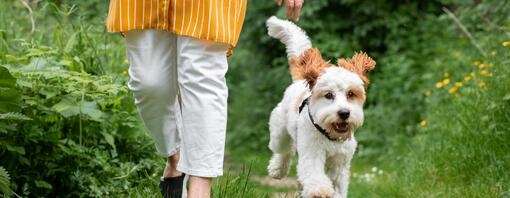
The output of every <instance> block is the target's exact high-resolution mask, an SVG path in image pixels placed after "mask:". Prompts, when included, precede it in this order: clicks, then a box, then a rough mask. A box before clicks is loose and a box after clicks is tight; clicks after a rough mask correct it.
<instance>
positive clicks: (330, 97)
mask: <svg viewBox="0 0 510 198" xmlns="http://www.w3.org/2000/svg"><path fill="white" fill-rule="evenodd" d="M324 97H325V98H326V99H329V100H333V98H334V97H335V96H334V95H333V94H332V93H331V92H328V93H327V94H326V95H325V96H324Z"/></svg>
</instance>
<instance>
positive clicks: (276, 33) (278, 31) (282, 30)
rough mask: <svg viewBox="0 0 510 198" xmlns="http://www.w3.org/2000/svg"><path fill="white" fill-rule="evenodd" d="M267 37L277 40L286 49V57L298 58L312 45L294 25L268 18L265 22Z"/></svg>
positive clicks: (304, 34)
mask: <svg viewBox="0 0 510 198" xmlns="http://www.w3.org/2000/svg"><path fill="white" fill-rule="evenodd" d="M266 25H267V30H268V34H269V36H271V37H273V38H277V39H279V40H280V41H281V42H282V43H283V44H285V47H286V48H287V57H288V58H290V57H293V56H295V57H298V56H300V55H301V54H303V52H305V51H306V50H307V49H310V48H312V43H311V42H310V39H309V38H308V36H306V33H305V32H304V31H303V30H302V29H301V28H299V27H298V26H297V25H296V24H294V23H292V22H290V21H287V20H281V19H278V18H276V17H275V16H272V17H270V18H269V19H268V20H267V22H266Z"/></svg>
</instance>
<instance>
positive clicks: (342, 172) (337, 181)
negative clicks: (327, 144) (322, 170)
mask: <svg viewBox="0 0 510 198" xmlns="http://www.w3.org/2000/svg"><path fill="white" fill-rule="evenodd" d="M351 159H352V156H346V155H343V154H338V155H335V156H332V157H330V158H329V159H328V160H327V173H328V175H329V176H330V178H331V179H332V180H333V181H332V182H333V186H334V189H335V194H334V195H333V197H334V198H346V197H347V190H348V187H349V177H350V165H351Z"/></svg>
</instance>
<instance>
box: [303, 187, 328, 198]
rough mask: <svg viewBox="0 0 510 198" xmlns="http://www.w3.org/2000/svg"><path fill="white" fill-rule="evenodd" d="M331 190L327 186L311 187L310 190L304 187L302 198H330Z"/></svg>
mask: <svg viewBox="0 0 510 198" xmlns="http://www.w3.org/2000/svg"><path fill="white" fill-rule="evenodd" d="M333 193H334V191H333V188H331V187H327V186H313V187H311V188H306V187H304V189H303V193H302V195H303V197H304V198H332V197H333Z"/></svg>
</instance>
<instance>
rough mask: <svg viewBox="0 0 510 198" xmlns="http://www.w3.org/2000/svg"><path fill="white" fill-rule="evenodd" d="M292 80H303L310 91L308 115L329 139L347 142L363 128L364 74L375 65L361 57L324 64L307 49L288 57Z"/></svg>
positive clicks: (361, 54) (317, 52)
mask: <svg viewBox="0 0 510 198" xmlns="http://www.w3.org/2000/svg"><path fill="white" fill-rule="evenodd" d="M289 63H290V64H291V72H292V76H294V77H295V78H300V79H305V80H306V82H307V83H308V86H309V88H310V91H311V96H310V99H309V109H310V114H311V116H312V117H313V119H314V120H315V122H316V123H317V124H318V125H319V126H321V127H322V128H324V129H325V130H326V133H327V134H328V136H329V137H330V138H332V139H335V140H339V141H343V140H347V139H350V138H351V137H352V134H353V132H354V130H355V129H356V128H358V127H360V126H361V125H362V124H363V120H364V115H363V104H364V103H365V98H366V96H365V87H366V86H367V85H368V83H369V80H368V78H367V73H368V72H369V71H370V70H372V69H373V68H374V67H375V61H374V60H372V58H370V57H369V56H368V55H367V54H365V53H357V54H355V55H354V56H353V57H352V58H351V59H339V60H338V66H336V65H333V64H331V63H329V62H328V61H325V60H324V59H323V58H322V56H321V54H320V52H319V50H317V49H315V48H311V49H308V50H307V51H305V52H304V53H303V54H302V55H301V56H299V57H291V58H290V60H289Z"/></svg>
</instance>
